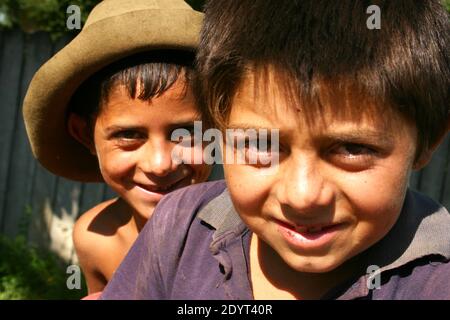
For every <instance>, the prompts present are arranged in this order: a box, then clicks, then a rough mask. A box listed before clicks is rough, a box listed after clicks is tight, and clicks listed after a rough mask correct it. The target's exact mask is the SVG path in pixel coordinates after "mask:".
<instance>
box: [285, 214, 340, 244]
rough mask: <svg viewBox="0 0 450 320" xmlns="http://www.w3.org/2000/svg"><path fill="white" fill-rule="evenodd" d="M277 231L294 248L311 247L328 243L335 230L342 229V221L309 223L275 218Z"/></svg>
mask: <svg viewBox="0 0 450 320" xmlns="http://www.w3.org/2000/svg"><path fill="white" fill-rule="evenodd" d="M276 223H277V224H278V231H279V232H280V233H281V235H282V236H283V237H284V238H285V239H286V241H288V243H290V244H291V245H292V246H294V247H296V248H302V249H313V248H319V247H322V246H324V245H325V244H327V243H329V241H331V240H332V239H333V238H334V236H335V235H336V233H337V231H339V230H340V229H342V227H343V225H344V224H343V223H332V222H331V223H321V224H311V225H298V224H291V223H287V222H284V221H280V220H276Z"/></svg>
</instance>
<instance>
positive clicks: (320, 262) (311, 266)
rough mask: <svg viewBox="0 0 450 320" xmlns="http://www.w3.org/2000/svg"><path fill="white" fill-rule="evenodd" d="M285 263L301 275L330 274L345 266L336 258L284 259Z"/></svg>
mask: <svg viewBox="0 0 450 320" xmlns="http://www.w3.org/2000/svg"><path fill="white" fill-rule="evenodd" d="M283 260H284V262H285V263H286V264H287V265H289V267H291V268H292V269H294V270H295V271H297V272H301V273H328V272H331V271H333V270H335V269H337V268H338V267H339V266H341V265H342V264H343V261H341V259H336V258H335V257H328V256H325V257H295V258H287V257H283Z"/></svg>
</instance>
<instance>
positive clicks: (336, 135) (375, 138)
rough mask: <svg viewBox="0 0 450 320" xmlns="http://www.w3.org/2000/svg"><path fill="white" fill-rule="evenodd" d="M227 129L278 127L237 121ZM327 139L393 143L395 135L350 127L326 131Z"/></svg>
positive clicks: (281, 134) (283, 132) (282, 133)
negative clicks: (337, 130) (343, 129)
mask: <svg viewBox="0 0 450 320" xmlns="http://www.w3.org/2000/svg"><path fill="white" fill-rule="evenodd" d="M226 129H233V130H236V129H243V130H248V129H254V130H259V129H266V130H269V131H270V130H271V129H276V128H269V127H266V126H260V125H257V124H248V123H237V124H231V125H227V127H226ZM288 133H289V131H287V132H286V131H283V130H281V129H280V131H279V134H280V137H283V136H285V135H288ZM322 137H323V138H325V139H328V140H336V141H345V142H355V143H357V142H360V143H363V142H367V141H369V142H372V143H374V144H381V145H386V146H387V145H391V144H392V143H393V140H394V136H393V135H392V134H390V133H386V132H378V131H373V130H358V129H350V130H348V131H342V132H325V133H324V134H323V136H322Z"/></svg>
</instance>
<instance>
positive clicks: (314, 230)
mask: <svg viewBox="0 0 450 320" xmlns="http://www.w3.org/2000/svg"><path fill="white" fill-rule="evenodd" d="M319 231H322V227H312V228H309V229H308V232H312V233H314V232H319Z"/></svg>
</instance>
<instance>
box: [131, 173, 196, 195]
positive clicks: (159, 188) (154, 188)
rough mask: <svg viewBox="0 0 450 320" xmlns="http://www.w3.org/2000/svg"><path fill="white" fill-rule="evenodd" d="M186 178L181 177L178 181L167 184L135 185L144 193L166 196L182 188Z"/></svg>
mask: <svg viewBox="0 0 450 320" xmlns="http://www.w3.org/2000/svg"><path fill="white" fill-rule="evenodd" d="M187 178H188V177H183V178H181V179H179V180H176V181H173V182H171V183H168V184H159V185H156V184H143V183H135V184H136V186H138V187H139V188H141V189H143V190H144V191H148V192H152V193H159V194H166V193H169V192H172V191H174V190H176V189H178V188H180V187H182V186H183V184H184V182H185V181H186V179H187Z"/></svg>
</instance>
